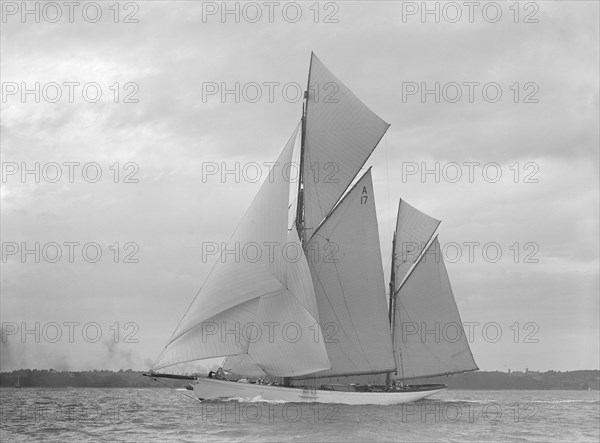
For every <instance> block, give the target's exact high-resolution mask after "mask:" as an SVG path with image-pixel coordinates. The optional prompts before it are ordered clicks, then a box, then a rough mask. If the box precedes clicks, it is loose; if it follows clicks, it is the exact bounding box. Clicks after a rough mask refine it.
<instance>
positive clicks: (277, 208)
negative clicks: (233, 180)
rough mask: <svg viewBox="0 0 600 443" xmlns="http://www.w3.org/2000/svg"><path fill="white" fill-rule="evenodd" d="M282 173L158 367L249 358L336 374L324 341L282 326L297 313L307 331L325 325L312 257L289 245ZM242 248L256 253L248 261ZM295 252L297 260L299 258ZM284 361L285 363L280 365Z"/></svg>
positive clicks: (265, 190)
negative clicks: (296, 335)
mask: <svg viewBox="0 0 600 443" xmlns="http://www.w3.org/2000/svg"><path fill="white" fill-rule="evenodd" d="M298 129H299V128H298V127H297V128H296V130H295V131H294V133H293V135H292V137H291V138H290V140H289V141H288V143H287V144H286V146H285V148H284V150H283V152H282V153H281V155H280V156H279V158H278V160H277V163H276V165H280V168H282V167H283V166H285V165H288V164H289V163H290V161H291V158H292V153H293V147H294V142H295V140H296V136H297V133H298ZM277 171H279V173H277ZM277 171H276V172H275V173H274V174H272V175H271V174H270V175H269V177H267V179H266V180H265V182H264V183H263V184H262V186H261V188H260V190H259V192H258V194H257V195H256V197H255V198H254V201H253V202H252V204H251V206H250V208H249V209H248V211H247V212H246V214H245V215H244V218H243V219H242V221H241V222H240V224H239V226H238V228H237V229H236V231H235V233H234V234H233V236H232V238H231V239H230V240H229V242H228V244H227V247H226V248H227V249H226V250H227V251H232V252H231V253H228V254H227V255H226V256H225V257H222V258H223V259H222V260H219V261H217V263H216V265H215V267H214V268H213V270H212V271H211V274H210V275H209V276H208V278H207V279H206V281H205V283H204V285H203V286H202V288H201V289H200V291H199V292H198V295H197V296H196V298H195V300H194V301H193V302H192V305H191V306H190V308H189V309H188V311H187V312H186V314H185V316H184V318H183V319H182V321H181V322H180V324H179V326H178V327H177V329H176V331H175V332H174V334H173V336H172V337H171V340H170V341H169V343H168V345H167V346H166V348H165V350H164V351H163V353H162V354H161V355H160V356H159V358H158V360H157V362H156V363H155V364H154V369H161V368H164V367H167V366H171V365H174V364H177V363H181V362H184V361H193V360H201V359H205V358H212V357H223V356H229V355H240V354H248V355H250V356H251V357H252V359H253V361H254V362H255V363H256V364H258V365H260V366H261V367H264V368H265V370H266V371H267V372H268V373H269V374H270V375H279V376H287V375H289V376H292V375H298V374H308V373H311V372H315V371H319V370H323V369H326V368H329V360H328V358H327V353H326V351H325V347H324V345H323V343H319V342H314V341H313V340H310V339H309V338H307V336H308V334H306V333H304V337H303V338H302V339H300V340H298V341H291V340H286V338H287V337H286V336H282V332H283V330H282V328H283V327H284V326H285V324H284V323H285V322H284V323H282V321H283V320H286V321H287V320H289V317H290V312H297V313H298V315H297V317H296V320H295V321H296V322H297V323H298V325H299V326H300V328H302V332H304V331H305V330H306V329H308V328H309V327H310V326H311V325H314V324H315V323H316V322H317V321H318V314H317V310H316V301H315V295H314V289H313V288H312V285H311V284H307V283H306V282H307V281H310V271H309V270H308V264H307V262H306V257H305V256H304V254H303V251H302V248H301V246H300V244H299V242H298V241H297V240H296V243H297V244H293V238H292V244H290V237H289V235H290V234H289V232H288V206H289V186H290V183H289V179H286V177H285V176H284V174H282V173H280V171H281V169H278V170H277ZM243 250H246V251H250V250H251V251H252V252H251V253H250V252H249V253H248V256H246V255H244V254H243V253H241V252H240V251H243ZM294 251H295V253H299V256H298V257H293V254H294ZM240 254H241V255H240ZM271 323H276V324H277V325H279V327H280V329H279V330H277V331H276V332H275V333H276V334H279V335H278V339H277V340H271V339H270V338H271V337H270V335H269V334H268V333H265V332H268V331H266V329H268V328H272V327H274V326H269V324H271ZM257 328H258V329H257ZM259 333H260V336H259V335H258V334H259ZM277 355H283V356H285V358H286V359H285V360H281V361H279V362H278V363H277V364H274V363H273V360H274V359H276V357H275V356H277ZM266 368H268V369H266ZM269 370H272V371H273V373H271V372H269Z"/></svg>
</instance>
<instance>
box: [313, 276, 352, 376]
mask: <svg viewBox="0 0 600 443" xmlns="http://www.w3.org/2000/svg"><path fill="white" fill-rule="evenodd" d="M315 274H317V275H316V277H317V281H318V282H319V286H321V289H322V290H323V295H325V299H326V300H327V303H328V304H329V307H330V308H331V312H332V313H333V316H334V317H335V319H336V320H337V324H338V326H339V328H340V330H341V331H342V332H343V333H344V334H345V335H346V336H347V337H350V334H348V332H347V331H346V330H345V329H344V327H343V326H342V322H341V321H340V318H339V317H338V315H337V313H336V312H335V309H333V305H332V303H331V300H330V299H329V296H328V295H327V291H325V287H324V286H323V282H322V281H321V277H319V275H318V273H317V272H315ZM317 310H318V306H317ZM319 320H321V319H320V318H319ZM319 326H321V325H319ZM321 329H322V328H321ZM323 342H324V343H326V342H325V336H323ZM326 348H327V347H326ZM339 350H340V351H342V354H344V356H345V357H346V359H347V360H348V361H349V362H350V363H351V364H352V366H354V367H355V368H356V369H357V370H358V368H357V367H356V365H355V364H354V362H353V361H352V359H351V358H350V357H349V356H348V354H346V351H345V350H344V349H343V348H342V347H341V346H339ZM330 363H331V362H330ZM330 370H331V369H330Z"/></svg>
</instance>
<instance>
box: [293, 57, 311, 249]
mask: <svg viewBox="0 0 600 443" xmlns="http://www.w3.org/2000/svg"><path fill="white" fill-rule="evenodd" d="M312 59H313V53H312V52H311V53H310V63H309V67H308V80H307V84H306V91H304V101H303V102H302V127H301V129H300V165H299V170H300V172H299V174H298V195H297V197H296V202H297V204H296V230H297V231H298V236H299V237H300V242H301V243H302V248H303V249H305V248H306V245H305V243H306V237H305V235H306V229H305V226H304V150H305V147H304V146H305V141H306V113H307V110H308V90H309V88H310V71H311V68H312Z"/></svg>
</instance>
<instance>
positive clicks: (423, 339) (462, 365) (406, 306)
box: [394, 238, 477, 378]
mask: <svg viewBox="0 0 600 443" xmlns="http://www.w3.org/2000/svg"><path fill="white" fill-rule="evenodd" d="M395 315H396V318H395V321H394V325H395V326H394V328H395V330H394V348H395V356H396V359H397V365H398V368H399V374H398V375H399V377H403V378H419V377H429V376H434V375H444V374H453V373H457V372H465V371H471V370H475V369H477V364H476V363H475V360H474V359H473V354H472V353H471V349H470V347H469V342H468V340H467V337H466V335H465V332H464V329H463V326H462V322H461V319H460V315H459V313H458V308H457V306H456V302H455V300H454V294H453V293H452V288H451V286H450V280H449V279H448V273H447V272H446V266H445V265H444V260H443V257H442V255H441V250H440V246H439V242H438V240H437V238H436V239H434V241H433V242H432V243H431V245H430V246H429V248H427V251H426V253H425V254H424V255H423V256H422V258H421V260H419V262H418V263H417V265H416V267H415V268H414V270H413V271H412V272H411V274H410V275H409V277H408V278H407V279H406V281H405V283H404V285H403V286H402V287H401V288H400V290H399V291H398V293H397V295H396V311H395Z"/></svg>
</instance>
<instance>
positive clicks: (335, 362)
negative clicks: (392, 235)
mask: <svg viewBox="0 0 600 443" xmlns="http://www.w3.org/2000/svg"><path fill="white" fill-rule="evenodd" d="M306 249H307V255H308V263H309V266H310V270H311V274H312V278H313V281H314V285H315V294H316V298H317V306H318V310H319V321H320V323H321V327H322V328H323V334H324V341H325V346H326V348H327V355H328V356H329V361H330V363H331V370H329V371H326V374H327V375H339V374H360V373H375V372H385V371H393V370H395V367H396V366H395V362H394V358H393V355H392V342H391V337H390V333H389V325H388V324H387V322H386V321H385V317H386V314H387V302H386V296H385V285H384V280H383V266H382V263H381V250H380V248H379V232H378V229H377V215H376V212H375V198H374V196H373V182H372V179H371V169H369V170H368V171H367V172H366V173H365V174H364V175H363V176H362V177H361V178H360V180H358V182H357V183H356V184H355V185H354V186H353V187H352V189H351V190H350V191H349V192H348V193H347V194H346V195H345V196H344V198H343V199H342V200H341V201H340V203H339V204H338V205H337V206H336V207H335V209H334V210H333V211H332V212H331V214H330V215H329V216H328V217H327V218H326V219H325V221H324V222H323V223H322V224H321V226H320V227H319V228H318V229H317V231H316V232H315V233H314V234H313V236H312V238H311V239H310V241H309V242H308V245H307V248H306ZM319 375H321V376H323V375H324V374H319Z"/></svg>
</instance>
